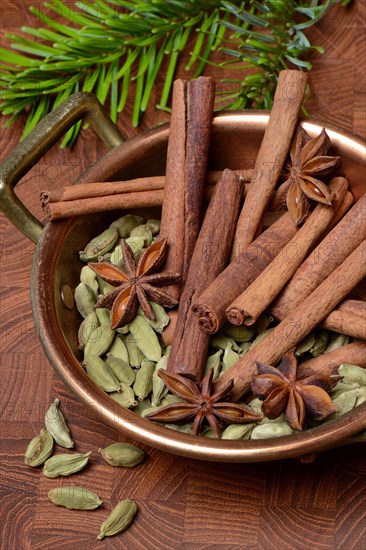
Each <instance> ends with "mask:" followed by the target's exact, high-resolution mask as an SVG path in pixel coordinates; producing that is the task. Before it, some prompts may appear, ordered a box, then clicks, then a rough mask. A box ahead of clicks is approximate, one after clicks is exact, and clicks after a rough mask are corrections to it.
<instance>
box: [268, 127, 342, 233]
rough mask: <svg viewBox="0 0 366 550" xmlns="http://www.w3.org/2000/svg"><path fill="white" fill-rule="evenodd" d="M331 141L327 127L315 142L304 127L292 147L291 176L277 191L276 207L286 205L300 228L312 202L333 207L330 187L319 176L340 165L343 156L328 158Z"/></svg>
mask: <svg viewBox="0 0 366 550" xmlns="http://www.w3.org/2000/svg"><path fill="white" fill-rule="evenodd" d="M330 146H331V142H330V139H329V136H328V134H327V133H326V131H325V129H324V128H323V129H322V131H321V132H320V134H319V135H318V136H316V137H315V138H313V139H311V138H310V136H309V135H308V134H307V133H306V132H305V130H304V129H303V128H302V127H301V126H300V127H299V128H298V129H297V131H296V134H295V138H294V140H293V142H292V144H291V148H290V163H289V164H288V165H287V169H288V177H287V179H286V181H285V182H284V183H282V184H281V185H280V187H279V188H278V191H277V202H276V207H279V206H280V205H281V203H282V204H283V203H284V202H285V201H284V197H285V196H286V204H287V208H288V211H289V213H290V215H291V217H292V218H293V220H294V223H295V224H296V225H300V224H301V223H303V221H304V220H306V218H307V217H308V215H309V214H310V211H311V208H310V206H311V202H312V201H314V202H316V203H318V202H319V203H322V204H326V205H331V204H332V195H331V192H330V190H329V188H328V186H327V185H326V184H325V183H324V182H323V181H321V180H320V179H319V178H318V176H322V175H327V174H329V173H330V172H331V171H332V170H333V169H334V168H336V167H337V166H338V165H339V163H340V157H338V156H327V153H328V150H329V148H330Z"/></svg>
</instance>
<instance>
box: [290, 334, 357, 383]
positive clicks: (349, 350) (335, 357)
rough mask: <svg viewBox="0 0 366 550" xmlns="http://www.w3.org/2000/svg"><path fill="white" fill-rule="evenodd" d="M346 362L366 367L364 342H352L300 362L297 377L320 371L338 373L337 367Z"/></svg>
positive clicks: (327, 374) (329, 373)
mask: <svg viewBox="0 0 366 550" xmlns="http://www.w3.org/2000/svg"><path fill="white" fill-rule="evenodd" d="M344 363H348V364H350V365H358V366H359V367H366V342H352V344H347V345H346V346H343V347H341V348H338V349H335V350H333V351H330V352H328V353H324V354H323V355H319V356H318V357H314V358H313V359H310V360H309V361H305V362H304V363H300V365H299V366H298V369H297V374H298V377H299V378H304V377H305V376H311V375H312V374H316V373H319V372H321V373H322V374H324V375H325V376H329V375H332V374H338V367H339V366H340V365H343V364H344Z"/></svg>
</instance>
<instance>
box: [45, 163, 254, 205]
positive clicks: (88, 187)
mask: <svg viewBox="0 0 366 550" xmlns="http://www.w3.org/2000/svg"><path fill="white" fill-rule="evenodd" d="M235 173H236V174H237V175H238V176H239V177H240V181H241V182H249V181H250V180H251V178H252V177H253V170H252V169H247V170H235ZM221 176H222V171H221V170H213V171H211V172H207V174H206V178H205V181H206V187H207V186H209V185H215V184H216V183H217V182H218V181H219V180H220V179H221ZM164 186H165V176H149V177H146V178H135V179H131V180H125V181H112V182H109V181H98V182H88V183H78V184H77V185H66V186H65V187H63V188H62V189H55V190H52V191H42V192H41V203H42V205H44V204H49V203H53V202H59V201H62V202H63V201H73V200H79V199H90V198H92V197H104V196H108V195H120V194H123V193H136V192H140V191H153V190H158V191H161V190H163V189H164Z"/></svg>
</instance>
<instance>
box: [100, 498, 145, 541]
mask: <svg viewBox="0 0 366 550" xmlns="http://www.w3.org/2000/svg"><path fill="white" fill-rule="evenodd" d="M136 512H137V505H136V503H135V502H134V501H133V500H122V501H121V502H119V503H118V504H117V506H115V507H114V508H113V510H112V512H111V513H110V514H109V516H108V517H107V519H106V520H105V521H104V522H103V523H102V525H101V528H100V533H99V535H98V536H97V539H98V540H102V539H104V537H111V536H113V535H117V534H118V533H122V531H124V530H125V529H127V527H128V526H129V525H131V523H132V521H133V518H134V516H135V514H136Z"/></svg>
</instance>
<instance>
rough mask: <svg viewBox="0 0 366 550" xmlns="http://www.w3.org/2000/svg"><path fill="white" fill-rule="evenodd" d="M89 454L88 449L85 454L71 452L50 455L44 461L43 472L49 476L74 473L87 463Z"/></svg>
mask: <svg viewBox="0 0 366 550" xmlns="http://www.w3.org/2000/svg"><path fill="white" fill-rule="evenodd" d="M91 454H92V452H91V451H89V452H87V453H85V454H81V453H73V454H69V455H68V454H61V455H55V456H52V457H51V458H49V459H48V460H46V462H45V463H44V467H43V474H44V475H45V476H46V477H51V478H54V477H60V476H70V475H71V474H75V473H76V472H79V471H80V470H82V469H83V468H84V466H86V465H87V464H88V462H89V458H90V456H91Z"/></svg>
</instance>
